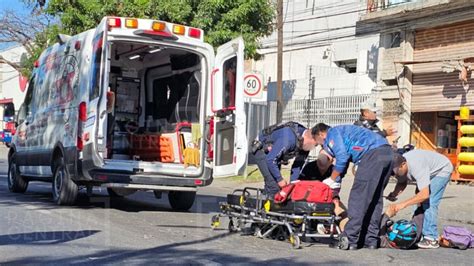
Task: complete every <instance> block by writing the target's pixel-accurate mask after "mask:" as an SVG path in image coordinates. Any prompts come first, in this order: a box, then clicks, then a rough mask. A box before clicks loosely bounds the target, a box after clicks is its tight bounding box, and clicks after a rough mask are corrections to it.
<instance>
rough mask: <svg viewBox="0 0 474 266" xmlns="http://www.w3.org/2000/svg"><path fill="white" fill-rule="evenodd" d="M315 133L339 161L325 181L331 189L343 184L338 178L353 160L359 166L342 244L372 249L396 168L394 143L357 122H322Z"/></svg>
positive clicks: (340, 243) (349, 203) (327, 150)
mask: <svg viewBox="0 0 474 266" xmlns="http://www.w3.org/2000/svg"><path fill="white" fill-rule="evenodd" d="M312 134H313V135H314V136H315V139H316V142H317V144H318V145H323V148H324V150H325V151H326V152H328V153H329V154H330V155H331V156H332V157H334V158H335V160H336V165H335V166H334V169H333V171H332V174H331V176H330V177H329V178H327V179H325V180H324V181H323V182H324V183H325V184H327V185H329V186H330V187H331V188H338V187H339V186H340V184H338V183H337V182H336V178H337V177H338V176H340V174H341V173H344V172H345V171H346V169H347V166H348V163H349V162H350V161H352V162H353V163H355V164H358V165H359V168H358V170H357V172H356V175H355V177H354V184H353V186H352V189H351V192H350V195H349V201H348V215H349V221H348V222H347V225H346V226H345V228H344V232H343V233H342V234H341V236H340V238H339V244H338V247H339V248H340V249H351V250H354V249H357V248H358V247H359V246H361V245H363V244H365V246H366V247H368V248H371V249H376V248H378V244H379V243H378V242H379V237H378V234H379V228H380V217H381V216H382V208H383V198H382V196H383V194H382V192H383V189H384V188H385V186H386V185H387V183H388V179H389V177H390V175H391V174H392V171H393V169H392V160H393V151H392V149H391V147H390V145H389V144H388V142H387V140H386V139H385V138H383V137H382V136H380V135H378V134H376V133H373V132H372V131H370V130H368V129H366V128H361V127H359V126H355V125H342V126H336V127H333V128H331V127H329V126H328V125H326V124H323V123H320V124H317V125H316V126H315V127H314V128H313V131H312Z"/></svg>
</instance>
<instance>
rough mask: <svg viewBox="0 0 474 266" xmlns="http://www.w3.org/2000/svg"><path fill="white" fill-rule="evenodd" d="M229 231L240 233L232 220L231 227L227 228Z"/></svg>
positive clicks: (230, 221)
mask: <svg viewBox="0 0 474 266" xmlns="http://www.w3.org/2000/svg"><path fill="white" fill-rule="evenodd" d="M227 229H229V232H230V233H237V231H239V229H238V228H237V226H235V224H234V220H232V219H230V220H229V225H228V226H227Z"/></svg>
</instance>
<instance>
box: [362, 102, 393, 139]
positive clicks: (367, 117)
mask: <svg viewBox="0 0 474 266" xmlns="http://www.w3.org/2000/svg"><path fill="white" fill-rule="evenodd" d="M378 122H379V120H378V119H377V108H375V104H363V105H362V106H361V108H360V117H359V120H357V121H355V122H354V125H356V126H360V127H365V128H367V129H369V130H371V131H372V132H374V133H377V134H379V135H380V136H382V137H384V138H385V137H387V136H391V135H393V134H394V133H395V131H394V130H393V129H392V128H388V129H387V130H382V129H380V128H379V127H378V126H377V123H378Z"/></svg>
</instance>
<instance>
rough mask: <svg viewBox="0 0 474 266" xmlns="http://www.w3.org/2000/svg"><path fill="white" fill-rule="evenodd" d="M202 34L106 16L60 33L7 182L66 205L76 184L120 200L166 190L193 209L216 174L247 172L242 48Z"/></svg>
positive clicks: (23, 123)
mask: <svg viewBox="0 0 474 266" xmlns="http://www.w3.org/2000/svg"><path fill="white" fill-rule="evenodd" d="M203 35H204V33H203V31H202V30H201V29H196V28H192V27H187V26H183V25H178V24H173V23H168V22H163V21H157V20H149V19H135V18H121V17H106V18H104V19H103V20H102V21H101V23H100V24H99V25H98V27H97V28H95V29H91V30H89V31H86V32H83V33H81V34H78V35H75V36H72V37H71V36H65V35H59V36H58V40H59V41H58V43H56V44H55V45H53V46H52V47H49V48H48V49H46V50H45V51H44V52H43V53H42V54H41V56H40V58H39V59H38V61H37V62H36V63H35V69H34V71H33V74H32V77H31V80H30V81H29V84H28V91H27V93H26V96H25V101H24V104H23V105H22V106H21V108H20V111H19V113H18V117H17V120H16V121H17V124H18V129H17V134H16V135H15V137H14V140H13V141H12V146H11V149H10V151H9V155H8V159H9V171H8V186H9V189H10V191H12V192H18V193H22V192H25V190H26V189H27V186H28V182H29V181H48V182H52V191H53V198H54V201H55V202H56V203H57V204H60V205H69V204H73V203H74V202H75V199H76V197H77V193H78V188H80V187H85V188H87V190H88V192H89V193H91V192H92V187H94V186H102V187H106V188H107V191H108V192H109V194H110V195H111V196H125V195H128V194H130V193H132V192H135V191H137V190H148V191H154V192H155V195H156V196H157V197H161V192H168V198H169V201H170V204H171V206H172V208H173V209H178V210H187V209H189V208H190V207H191V206H192V205H193V202H194V200H195V196H196V190H197V188H198V187H200V186H207V185H209V184H211V182H212V179H213V177H224V176H232V175H236V174H239V172H241V171H242V170H243V167H244V165H245V161H246V159H247V158H246V157H247V149H248V146H247V139H246V128H245V127H246V124H245V121H246V119H245V112H244V102H243V97H244V95H243V63H244V57H243V56H244V43H243V40H242V39H241V38H238V39H235V40H233V41H231V42H229V43H227V44H224V45H223V46H221V47H219V48H218V49H217V55H215V54H214V49H213V47H212V46H211V45H209V44H207V43H205V42H204V41H203V40H204V38H203Z"/></svg>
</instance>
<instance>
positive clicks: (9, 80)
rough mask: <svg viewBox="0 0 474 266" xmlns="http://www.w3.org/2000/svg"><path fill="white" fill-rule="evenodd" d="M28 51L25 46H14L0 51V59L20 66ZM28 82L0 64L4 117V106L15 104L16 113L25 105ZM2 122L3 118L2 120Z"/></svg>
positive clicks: (0, 85)
mask: <svg viewBox="0 0 474 266" xmlns="http://www.w3.org/2000/svg"><path fill="white" fill-rule="evenodd" d="M25 54H26V50H25V48H24V47H23V46H14V47H10V48H7V49H4V50H0V58H4V59H5V60H8V61H9V62H13V63H15V64H19V63H20V61H21V58H22V56H26V55H25ZM27 83H28V80H27V79H26V78H25V77H22V76H21V74H20V73H19V72H18V71H17V70H15V68H13V67H11V66H10V65H8V64H7V63H2V62H0V107H1V108H0V111H1V117H3V106H2V105H5V104H6V103H13V104H14V108H15V110H16V111H18V109H19V108H20V105H21V104H22V103H23V100H24V97H25V92H26V85H27ZM0 120H1V118H0Z"/></svg>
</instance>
